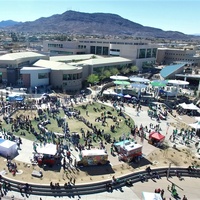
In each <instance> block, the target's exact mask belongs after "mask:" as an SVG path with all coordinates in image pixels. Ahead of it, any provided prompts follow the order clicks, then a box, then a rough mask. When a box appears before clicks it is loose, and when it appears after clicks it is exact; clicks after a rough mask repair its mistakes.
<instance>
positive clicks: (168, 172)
mask: <svg viewBox="0 0 200 200" xmlns="http://www.w3.org/2000/svg"><path fill="white" fill-rule="evenodd" d="M171 165H172V163H169V168H168V170H167V180H168V179H169V174H170V168H171Z"/></svg>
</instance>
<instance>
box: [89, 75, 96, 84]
mask: <svg viewBox="0 0 200 200" xmlns="http://www.w3.org/2000/svg"><path fill="white" fill-rule="evenodd" d="M87 82H88V83H91V84H95V83H98V82H99V76H98V75H96V74H91V75H89V76H88V78H87Z"/></svg>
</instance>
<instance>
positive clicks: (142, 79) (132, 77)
mask: <svg viewBox="0 0 200 200" xmlns="http://www.w3.org/2000/svg"><path fill="white" fill-rule="evenodd" d="M129 80H130V81H132V82H137V83H148V82H150V80H149V79H146V78H142V77H137V76H130V77H129Z"/></svg>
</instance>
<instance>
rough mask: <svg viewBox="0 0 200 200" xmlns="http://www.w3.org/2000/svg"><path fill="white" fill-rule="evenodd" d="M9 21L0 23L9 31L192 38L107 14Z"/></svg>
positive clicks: (67, 13)
mask: <svg viewBox="0 0 200 200" xmlns="http://www.w3.org/2000/svg"><path fill="white" fill-rule="evenodd" d="M11 22H13V21H11ZM11 22H10V24H9V23H7V25H6V26H5V25H4V26H2V23H4V24H5V21H4V22H0V27H1V28H3V29H5V30H9V31H16V32H32V33H65V34H77V35H99V36H102V35H104V36H105V35H112V36H133V37H145V38H167V39H190V38H191V37H192V36H191V35H186V34H184V33H181V32H178V31H163V30H162V29H159V28H154V27H148V26H143V25H141V24H138V23H135V22H132V21H130V20H128V19H124V18H122V17H121V16H119V15H116V14H110V13H83V12H76V11H71V10H69V11H66V12H64V13H63V14H56V15H52V16H50V17H42V18H39V19H37V20H35V21H28V22H24V23H22V22H15V23H14V24H12V23H11Z"/></svg>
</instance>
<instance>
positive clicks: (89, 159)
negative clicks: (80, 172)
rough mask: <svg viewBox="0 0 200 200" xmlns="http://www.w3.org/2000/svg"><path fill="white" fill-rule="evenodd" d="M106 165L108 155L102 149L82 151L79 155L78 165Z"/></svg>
mask: <svg viewBox="0 0 200 200" xmlns="http://www.w3.org/2000/svg"><path fill="white" fill-rule="evenodd" d="M107 163H108V154H107V152H106V151H105V150H104V149H91V150H82V151H81V153H80V155H79V160H78V165H79V166H89V165H105V164H107Z"/></svg>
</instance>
